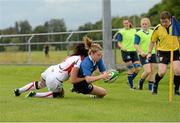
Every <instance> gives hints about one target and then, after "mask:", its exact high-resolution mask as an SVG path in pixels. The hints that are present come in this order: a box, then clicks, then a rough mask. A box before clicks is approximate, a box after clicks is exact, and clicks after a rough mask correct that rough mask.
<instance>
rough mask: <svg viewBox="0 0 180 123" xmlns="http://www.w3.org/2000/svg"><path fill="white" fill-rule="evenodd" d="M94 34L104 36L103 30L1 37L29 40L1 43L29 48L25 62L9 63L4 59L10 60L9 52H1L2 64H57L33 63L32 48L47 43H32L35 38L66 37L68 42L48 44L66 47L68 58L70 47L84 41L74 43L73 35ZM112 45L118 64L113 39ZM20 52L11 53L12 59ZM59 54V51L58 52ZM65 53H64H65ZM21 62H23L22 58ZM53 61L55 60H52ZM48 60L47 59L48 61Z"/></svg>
mask: <svg viewBox="0 0 180 123" xmlns="http://www.w3.org/2000/svg"><path fill="white" fill-rule="evenodd" d="M117 30H118V29H113V30H112V31H113V32H116V31H117ZM92 33H101V34H102V30H88V31H71V32H53V33H37V34H15V35H0V40H3V39H5V38H20V37H26V38H27V41H26V42H25V43H12V42H10V43H0V46H4V47H10V46H20V45H21V46H24V47H27V51H26V54H27V57H26V58H27V60H24V62H18V61H17V62H16V61H13V60H9V61H8V62H7V61H6V60H4V59H8V58H7V57H8V55H9V54H8V55H7V52H8V51H4V52H0V64H25V65H26V64H29V65H33V64H56V61H54V62H49V63H48V62H46V63H43V62H40V63H36V62H34V61H32V53H33V51H32V46H33V45H44V44H45V42H32V39H33V38H35V37H36V36H49V35H66V36H67V37H66V40H64V41H53V42H46V44H49V45H66V56H67V55H69V54H70V52H71V49H70V46H71V45H72V44H76V43H80V42H82V39H79V40H77V41H73V40H72V39H71V38H72V36H73V35H78V34H81V35H83V34H84V35H88V34H92ZM93 41H94V42H98V43H101V44H102V43H103V41H102V37H101V39H99V40H93ZM112 42H113V43H112V45H113V51H112V52H113V54H114V56H115V57H114V62H115V64H116V43H115V40H114V39H113V38H112ZM17 52H18V51H11V52H10V54H11V53H12V54H11V55H10V57H14V58H15V59H16V55H13V53H14V54H15V53H16V54H17ZM57 52H58V51H57ZM63 53H64V52H63ZM18 59H20V60H19V61H21V56H20V58H18ZM51 59H53V58H51ZM46 60H47V59H46Z"/></svg>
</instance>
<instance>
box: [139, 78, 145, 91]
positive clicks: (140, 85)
mask: <svg viewBox="0 0 180 123" xmlns="http://www.w3.org/2000/svg"><path fill="white" fill-rule="evenodd" d="M144 81H145V79H141V80H139V89H142V87H143V83H144Z"/></svg>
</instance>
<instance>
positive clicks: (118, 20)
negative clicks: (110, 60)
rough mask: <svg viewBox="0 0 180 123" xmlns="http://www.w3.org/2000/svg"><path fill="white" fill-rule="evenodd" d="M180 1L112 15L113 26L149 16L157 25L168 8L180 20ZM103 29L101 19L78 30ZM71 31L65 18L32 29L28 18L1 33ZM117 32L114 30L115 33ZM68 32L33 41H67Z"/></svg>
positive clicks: (95, 36)
mask: <svg viewBox="0 0 180 123" xmlns="http://www.w3.org/2000/svg"><path fill="white" fill-rule="evenodd" d="M179 8H180V1H179V0H162V1H161V2H160V3H158V4H156V5H155V6H154V7H152V8H151V9H150V10H149V11H148V12H147V13H143V14H141V15H133V16H129V17H128V16H123V17H118V16H116V17H112V28H113V29H114V28H122V27H123V25H122V21H123V19H124V18H129V19H130V20H131V21H132V22H133V25H134V26H135V27H140V19H141V18H142V17H148V18H150V20H151V24H152V26H156V25H157V24H158V23H159V14H160V12H162V11H164V10H166V11H169V12H171V14H172V15H173V16H175V17H176V18H177V20H180V9H179ZM101 29H102V20H99V21H97V22H95V23H91V22H88V23H85V24H83V25H81V26H79V27H78V29H77V31H86V30H101ZM66 31H71V30H67V26H66V23H65V22H64V20H63V19H51V20H49V21H46V22H45V23H44V24H43V25H38V26H36V27H35V28H34V29H32V26H31V24H30V23H29V22H28V20H24V21H17V22H15V24H14V27H9V28H7V29H3V30H0V33H1V35H5V34H30V33H48V32H66ZM114 33H115V32H113V34H114ZM84 35H85V34H75V35H73V36H72V38H71V40H73V41H77V40H81V39H82V37H83V36H84ZM88 35H89V36H90V37H91V38H93V39H94V40H98V39H102V38H101V37H102V34H101V33H91V34H88ZM67 36H68V35H67V34H64V35H49V36H35V37H34V38H33V39H32V42H46V41H48V42H53V41H55V42H59V41H65V40H66V38H67ZM27 40H28V37H20V38H1V39H0V43H27ZM54 47H55V49H59V50H61V49H65V46H59V45H54ZM42 49H43V46H42V45H32V50H42ZM4 50H5V48H4V47H3V46H0V51H4ZM19 50H21V51H25V50H26V47H24V46H19Z"/></svg>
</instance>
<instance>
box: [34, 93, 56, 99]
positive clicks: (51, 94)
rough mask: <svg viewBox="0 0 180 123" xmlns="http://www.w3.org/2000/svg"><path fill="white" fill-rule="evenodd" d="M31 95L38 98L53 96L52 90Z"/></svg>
mask: <svg viewBox="0 0 180 123" xmlns="http://www.w3.org/2000/svg"><path fill="white" fill-rule="evenodd" d="M33 97H39V98H53V92H39V93H36V95H34V96H33Z"/></svg>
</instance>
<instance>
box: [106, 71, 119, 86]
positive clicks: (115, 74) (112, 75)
mask: <svg viewBox="0 0 180 123" xmlns="http://www.w3.org/2000/svg"><path fill="white" fill-rule="evenodd" d="M109 74H110V77H109V78H108V79H106V80H105V81H104V82H106V83H112V82H114V81H115V80H116V79H117V78H118V77H119V71H117V70H111V71H109Z"/></svg>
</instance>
